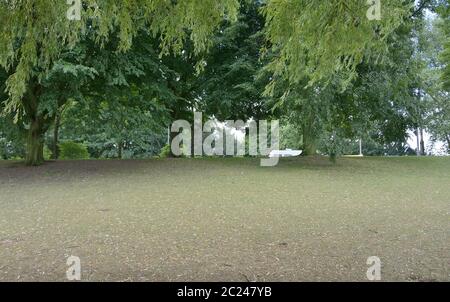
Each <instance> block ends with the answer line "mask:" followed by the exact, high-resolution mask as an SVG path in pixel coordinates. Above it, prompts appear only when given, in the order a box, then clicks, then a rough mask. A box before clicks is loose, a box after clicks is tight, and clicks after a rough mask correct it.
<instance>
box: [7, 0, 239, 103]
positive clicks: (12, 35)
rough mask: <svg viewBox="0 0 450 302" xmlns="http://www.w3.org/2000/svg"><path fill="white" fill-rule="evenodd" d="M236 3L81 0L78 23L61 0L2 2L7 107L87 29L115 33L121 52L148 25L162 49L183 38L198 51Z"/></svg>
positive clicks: (106, 35)
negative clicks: (10, 73) (38, 71)
mask: <svg viewBox="0 0 450 302" xmlns="http://www.w3.org/2000/svg"><path fill="white" fill-rule="evenodd" d="M238 5H239V4H238V2H237V1H236V0H210V1H204V0H184V1H165V0H153V1H147V0H138V1H136V0H118V1H111V0H85V1H83V11H82V12H81V17H82V18H81V21H71V20H69V19H68V18H67V17H66V16H67V10H68V8H69V6H68V5H67V4H66V1H53V0H35V1H20V2H19V1H1V2H0V40H1V41H2V43H1V44H0V66H2V67H5V68H6V69H7V70H8V71H10V70H11V71H13V72H12V75H11V76H10V77H9V79H8V81H7V89H8V92H9V94H10V98H9V102H8V106H7V110H17V109H19V108H20V104H21V98H22V96H24V95H25V93H26V91H27V88H28V87H27V82H28V81H29V80H30V79H31V78H32V77H33V73H34V72H36V71H37V70H40V71H44V72H46V71H47V70H49V69H50V68H51V66H52V65H53V63H54V62H55V61H57V60H58V58H59V56H60V54H61V52H62V51H64V50H65V49H67V47H72V46H74V45H76V43H77V42H78V41H80V39H82V37H83V35H84V34H85V33H86V32H88V31H92V32H93V34H94V36H95V37H94V38H95V41H96V42H97V43H99V44H100V45H104V44H105V43H106V41H108V40H109V39H110V38H111V36H112V35H113V34H114V36H116V37H117V39H118V41H119V43H118V50H121V51H125V50H128V49H129V48H130V47H131V45H132V42H133V38H134V37H135V36H136V34H137V33H138V32H139V30H140V29H142V28H147V29H148V30H149V31H150V32H151V33H152V35H153V36H159V37H160V38H161V43H160V45H161V49H162V53H169V52H171V51H174V52H180V51H181V50H182V46H183V44H184V43H185V42H186V41H187V40H191V41H192V43H193V45H194V49H195V52H196V53H200V52H203V51H205V50H206V49H207V48H208V46H209V44H210V37H211V35H212V34H213V32H214V31H215V29H216V28H217V26H219V25H220V23H221V22H222V20H223V19H224V18H229V19H233V18H234V17H235V16H236V12H237V9H238ZM37 76H38V77H39V78H42V75H40V74H38V75H37Z"/></svg>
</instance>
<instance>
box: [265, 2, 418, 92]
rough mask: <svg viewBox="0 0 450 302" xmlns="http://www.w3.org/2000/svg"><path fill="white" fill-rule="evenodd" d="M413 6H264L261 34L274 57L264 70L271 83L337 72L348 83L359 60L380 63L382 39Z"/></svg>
mask: <svg viewBox="0 0 450 302" xmlns="http://www.w3.org/2000/svg"><path fill="white" fill-rule="evenodd" d="M413 6H414V1H413V0H409V1H399V0H269V1H267V5H266V6H265V7H264V9H263V13H264V15H265V18H266V35H267V38H268V40H269V41H270V43H271V48H272V50H273V52H274V53H276V54H277V55H276V57H275V59H274V60H273V61H272V63H271V64H270V65H269V69H270V70H271V71H272V72H273V73H274V80H276V79H277V78H279V77H283V78H286V79H288V80H289V82H290V83H293V84H296V83H299V82H301V81H304V79H305V77H307V78H308V79H309V83H310V84H311V83H316V82H319V81H323V80H327V79H330V78H331V77H333V76H334V75H335V74H337V73H340V74H341V75H342V78H343V80H345V81H349V80H351V79H352V78H353V77H354V76H355V70H356V67H357V66H358V65H359V64H360V63H361V62H363V61H364V60H373V61H380V60H383V58H384V54H385V52H386V51H387V49H388V45H387V37H388V36H389V35H390V34H391V33H393V32H394V31H395V30H396V29H397V28H398V27H399V26H400V25H401V24H402V23H404V22H405V20H406V19H407V18H408V16H409V15H410V14H411V11H412V9H413ZM271 87H272V86H269V87H268V88H269V89H270V88H271Z"/></svg>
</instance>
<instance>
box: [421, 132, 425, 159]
mask: <svg viewBox="0 0 450 302" xmlns="http://www.w3.org/2000/svg"><path fill="white" fill-rule="evenodd" d="M420 154H421V155H423V156H425V141H424V139H423V128H420Z"/></svg>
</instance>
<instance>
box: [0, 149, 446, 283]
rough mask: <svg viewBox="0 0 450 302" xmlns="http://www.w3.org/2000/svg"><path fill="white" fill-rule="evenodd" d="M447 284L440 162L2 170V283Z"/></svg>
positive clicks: (235, 162)
mask: <svg viewBox="0 0 450 302" xmlns="http://www.w3.org/2000/svg"><path fill="white" fill-rule="evenodd" d="M71 255H74V256H77V257H79V258H80V259H81V271H82V273H81V278H82V280H83V281H366V280H367V279H366V271H367V269H368V267H369V265H367V263H366V261H367V259H368V257H370V256H377V257H379V258H380V259H381V261H382V280H383V281H450V158H413V157H410V158H342V159H339V160H338V162H337V164H332V163H331V162H329V161H328V160H327V159H322V158H308V159H305V158H298V159H284V160H282V161H281V163H280V165H279V166H277V167H274V168H262V167H260V166H259V161H258V160H256V159H161V160H142V161H106V160H105V161H59V162H49V163H46V164H45V165H43V166H41V167H36V168H29V167H25V166H23V165H22V164H21V163H17V162H2V161H0V281H64V280H66V270H67V268H68V266H67V265H66V260H67V258H68V257H69V256H71Z"/></svg>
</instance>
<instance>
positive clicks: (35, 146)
mask: <svg viewBox="0 0 450 302" xmlns="http://www.w3.org/2000/svg"><path fill="white" fill-rule="evenodd" d="M41 88H42V87H41V86H40V85H39V84H37V83H32V84H30V88H29V90H28V91H27V93H26V95H25V96H24V98H23V106H24V109H25V113H26V116H27V118H28V120H29V122H30V128H29V129H28V137H27V148H26V152H27V154H26V156H25V164H26V165H27V166H39V165H41V164H42V163H44V134H45V132H46V131H47V129H48V121H47V120H46V118H45V115H44V114H43V113H39V112H38V108H39V97H40V95H41V91H42V89H41Z"/></svg>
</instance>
